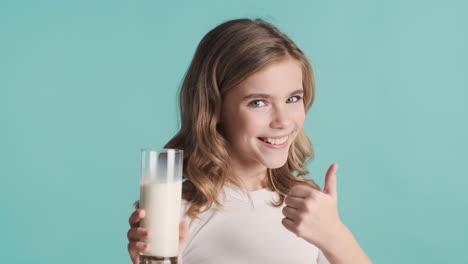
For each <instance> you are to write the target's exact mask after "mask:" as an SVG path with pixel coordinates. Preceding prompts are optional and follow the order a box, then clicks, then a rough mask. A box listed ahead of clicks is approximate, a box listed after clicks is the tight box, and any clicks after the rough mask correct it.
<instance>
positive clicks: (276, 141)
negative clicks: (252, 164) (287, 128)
mask: <svg viewBox="0 0 468 264" xmlns="http://www.w3.org/2000/svg"><path fill="white" fill-rule="evenodd" d="M288 138H289V136H285V137H283V138H278V139H272V138H266V139H264V141H266V142H268V143H270V144H272V145H281V144H283V143H284V142H286V140H288Z"/></svg>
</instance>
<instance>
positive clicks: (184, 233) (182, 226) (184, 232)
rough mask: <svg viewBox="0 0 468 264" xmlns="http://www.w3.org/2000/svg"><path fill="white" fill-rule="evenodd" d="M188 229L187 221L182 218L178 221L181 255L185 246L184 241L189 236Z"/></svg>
mask: <svg viewBox="0 0 468 264" xmlns="http://www.w3.org/2000/svg"><path fill="white" fill-rule="evenodd" d="M189 234H190V231H189V226H188V223H187V221H185V220H183V221H181V222H180V223H179V255H180V256H182V255H183V254H182V253H183V252H184V248H185V243H186V242H187V239H188V237H189Z"/></svg>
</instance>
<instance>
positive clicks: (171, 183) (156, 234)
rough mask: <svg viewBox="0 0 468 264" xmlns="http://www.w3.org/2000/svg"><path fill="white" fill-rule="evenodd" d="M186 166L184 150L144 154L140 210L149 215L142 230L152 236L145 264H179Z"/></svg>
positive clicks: (142, 255)
mask: <svg viewBox="0 0 468 264" xmlns="http://www.w3.org/2000/svg"><path fill="white" fill-rule="evenodd" d="M182 164H183V151H182V150H178V149H161V150H157V149H142V150H141V179H140V208H141V209H144V210H145V212H146V216H145V217H144V218H143V220H142V222H141V227H143V228H145V229H148V230H150V232H151V237H150V238H148V239H146V241H145V242H146V243H148V244H149V249H148V250H146V251H144V252H142V253H141V255H140V263H141V264H156V263H158V264H162V263H164V264H166V263H167V264H172V263H177V260H178V259H177V257H178V255H179V221H180V219H179V218H180V206H181V199H182Z"/></svg>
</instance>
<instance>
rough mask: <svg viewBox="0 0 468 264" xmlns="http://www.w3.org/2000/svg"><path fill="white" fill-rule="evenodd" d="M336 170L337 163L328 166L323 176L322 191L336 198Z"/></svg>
mask: <svg viewBox="0 0 468 264" xmlns="http://www.w3.org/2000/svg"><path fill="white" fill-rule="evenodd" d="M337 170H338V164H336V163H333V164H332V165H331V166H330V168H328V171H327V175H326V176H325V187H324V188H323V192H324V193H326V194H329V195H331V196H333V197H334V198H335V199H338V193H337V191H336V171H337Z"/></svg>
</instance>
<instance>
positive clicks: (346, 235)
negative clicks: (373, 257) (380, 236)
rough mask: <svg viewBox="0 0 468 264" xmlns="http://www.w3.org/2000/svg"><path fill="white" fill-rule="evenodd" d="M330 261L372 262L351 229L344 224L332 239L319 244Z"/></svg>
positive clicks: (341, 262) (343, 263)
mask: <svg viewBox="0 0 468 264" xmlns="http://www.w3.org/2000/svg"><path fill="white" fill-rule="evenodd" d="M319 248H320V250H322V252H323V254H324V255H325V257H326V258H327V260H328V261H329V262H330V263H333V264H345V263H359V264H361V263H372V262H371V261H370V259H369V258H368V257H367V255H366V254H365V253H364V251H363V250H362V248H361V247H360V246H359V244H358V242H357V241H356V239H355V238H354V236H353V234H352V233H351V231H350V230H349V229H348V228H347V227H346V226H345V225H344V224H342V225H341V226H340V227H339V228H337V229H336V232H334V233H333V234H331V235H330V239H329V240H328V241H326V243H323V244H322V245H321V246H319Z"/></svg>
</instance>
